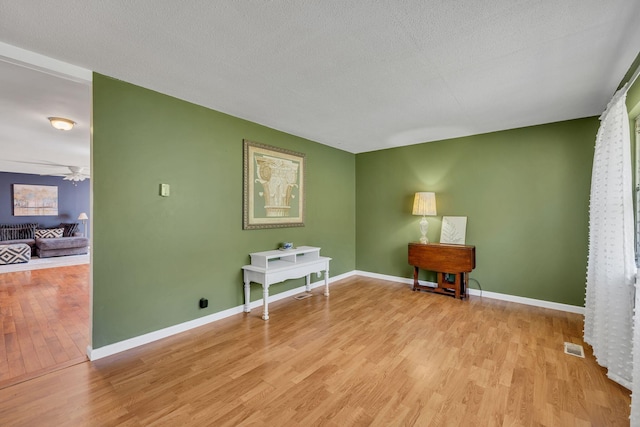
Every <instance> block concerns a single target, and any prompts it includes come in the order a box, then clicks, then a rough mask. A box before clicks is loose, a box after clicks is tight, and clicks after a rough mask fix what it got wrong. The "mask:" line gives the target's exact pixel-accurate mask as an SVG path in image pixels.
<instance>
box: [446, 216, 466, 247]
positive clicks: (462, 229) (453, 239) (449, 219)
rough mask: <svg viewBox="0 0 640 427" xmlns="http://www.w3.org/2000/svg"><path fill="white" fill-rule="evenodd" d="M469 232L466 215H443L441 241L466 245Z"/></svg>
mask: <svg viewBox="0 0 640 427" xmlns="http://www.w3.org/2000/svg"><path fill="white" fill-rule="evenodd" d="M466 234H467V217H466V216H443V217H442V229H441V230H440V243H453V244H456V245H464V243H465V240H466Z"/></svg>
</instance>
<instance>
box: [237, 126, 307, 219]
mask: <svg viewBox="0 0 640 427" xmlns="http://www.w3.org/2000/svg"><path fill="white" fill-rule="evenodd" d="M243 143H244V209H243V225H242V228H243V229H245V230H252V229H262V228H277V227H303V226H304V196H305V188H304V174H305V155H304V154H302V153H296V152H294V151H290V150H285V149H282V148H277V147H272V146H269V145H264V144H260V143H257V142H252V141H248V140H246V139H245V140H244V141H243Z"/></svg>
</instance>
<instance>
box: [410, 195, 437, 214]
mask: <svg viewBox="0 0 640 427" xmlns="http://www.w3.org/2000/svg"><path fill="white" fill-rule="evenodd" d="M413 215H422V216H424V215H430V216H434V215H437V213H436V193H433V192H420V193H416V196H415V198H414V199H413Z"/></svg>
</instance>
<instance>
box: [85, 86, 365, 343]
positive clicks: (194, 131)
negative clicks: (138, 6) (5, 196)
mask: <svg viewBox="0 0 640 427" xmlns="http://www.w3.org/2000/svg"><path fill="white" fill-rule="evenodd" d="M243 139H249V140H252V141H256V142H261V143H264V144H269V145H273V146H278V147H282V148H286V149H289V150H294V151H298V152H301V153H305V154H306V195H307V198H306V221H305V227H297V228H284V229H269V230H242V188H243V184H242V168H243V144H242V140H243ZM92 156H93V158H92V162H93V164H92V172H93V180H92V181H93V217H92V221H93V233H94V234H93V247H92V252H93V341H92V346H93V348H94V349H95V348H100V347H102V346H105V345H108V344H111V343H115V342H118V341H122V340H125V339H128V338H131V337H134V336H138V335H141V334H144V333H147V332H151V331H155V330H158V329H161V328H164V327H168V326H172V325H175V324H178V323H181V322H185V321H188V320H192V319H195V318H198V317H201V316H204V315H209V314H212V313H215V312H218V311H221V310H225V309H228V308H231V307H236V306H239V305H241V304H242V303H243V293H242V274H241V267H242V266H243V265H245V264H248V263H249V256H248V254H249V253H250V252H256V251H261V250H267V249H275V248H276V247H277V246H278V244H279V243H280V242H283V241H292V242H294V243H295V244H297V245H302V244H304V245H309V246H319V247H321V248H322V252H321V253H322V254H323V255H326V256H330V257H332V258H333V261H332V262H331V275H338V274H342V273H345V272H349V271H352V270H354V269H355V155H353V154H350V153H347V152H344V151H340V150H337V149H333V148H330V147H327V146H324V145H321V144H318V143H314V142H312V141H308V140H305V139H303V138H299V137H295V136H292V135H289V134H286V133H283V132H279V131H276V130H273V129H269V128H267V127H264V126H260V125H258V124H255V123H251V122H248V121H245V120H241V119H238V118H235V117H231V116H228V115H225V114H222V113H219V112H216V111H212V110H209V109H207V108H204V107H200V106H197V105H194V104H190V103H188V102H185V101H181V100H178V99H175V98H172V97H169V96H166V95H162V94H160V93H157V92H153V91H150V90H147V89H143V88H140V87H137V86H134V85H131V84H127V83H124V82H121V81H117V80H114V79H111V78H108V77H105V76H102V75H99V74H95V75H94V80H93V146H92ZM160 183H167V184H170V185H171V196H170V197H168V198H164V197H160V196H159V184H160ZM302 284H303V281H302V280H295V281H288V282H286V283H283V284H278V285H274V286H273V287H272V294H275V293H278V292H282V291H284V290H288V289H291V288H294V287H297V286H301V285H302ZM252 288H253V289H252V300H255V299H259V298H261V292H260V289H258V288H259V286H253V287H252ZM201 297H206V298H208V299H209V308H207V309H203V310H201V309H199V308H198V300H199V299H200V298H201ZM254 314H255V313H254Z"/></svg>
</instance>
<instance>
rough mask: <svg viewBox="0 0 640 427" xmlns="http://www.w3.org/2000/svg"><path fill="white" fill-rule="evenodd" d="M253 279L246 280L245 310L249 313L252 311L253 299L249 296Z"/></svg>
mask: <svg viewBox="0 0 640 427" xmlns="http://www.w3.org/2000/svg"><path fill="white" fill-rule="evenodd" d="M250 283H251V281H249V280H247V281H245V282H244V312H245V313H249V312H250V311H251V300H250V298H251V297H250V296H249V289H250Z"/></svg>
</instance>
